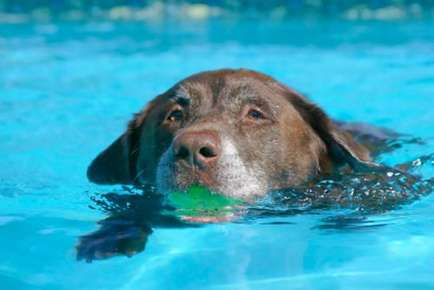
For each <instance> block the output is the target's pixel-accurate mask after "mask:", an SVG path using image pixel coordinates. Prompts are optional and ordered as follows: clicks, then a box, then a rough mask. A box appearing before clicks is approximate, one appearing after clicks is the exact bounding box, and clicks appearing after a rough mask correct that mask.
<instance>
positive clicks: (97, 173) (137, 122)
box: [87, 102, 155, 184]
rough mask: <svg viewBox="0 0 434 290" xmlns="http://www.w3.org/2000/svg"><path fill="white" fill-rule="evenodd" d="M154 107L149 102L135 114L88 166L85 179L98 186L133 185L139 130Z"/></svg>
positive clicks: (152, 103)
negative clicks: (122, 130) (120, 133)
mask: <svg viewBox="0 0 434 290" xmlns="http://www.w3.org/2000/svg"><path fill="white" fill-rule="evenodd" d="M154 106H155V103H154V102H150V103H149V104H148V105H147V106H146V108H145V109H144V110H142V111H141V112H139V113H137V114H135V116H134V118H133V120H131V121H130V122H129V124H128V128H127V130H126V131H125V133H123V134H122V135H121V136H120V137H118V138H117V139H116V140H115V141H114V142H113V143H112V144H111V145H110V146H109V147H107V148H106V149H105V150H104V151H103V152H101V153H100V154H99V155H98V156H97V157H96V158H95V159H94V160H93V161H92V163H91V164H90V165H89V167H88V169H87V177H88V179H89V180H90V181H92V182H95V183H100V184H133V183H134V178H135V176H136V163H137V158H138V154H139V142H140V135H141V128H142V125H143V124H144V122H145V121H146V119H147V117H148V116H149V113H150V111H151V110H152V109H153V107H154Z"/></svg>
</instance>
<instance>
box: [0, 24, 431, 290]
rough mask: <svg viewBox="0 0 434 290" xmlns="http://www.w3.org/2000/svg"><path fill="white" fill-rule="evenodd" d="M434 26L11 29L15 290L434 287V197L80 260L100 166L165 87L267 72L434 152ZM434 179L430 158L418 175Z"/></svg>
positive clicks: (0, 207) (2, 276)
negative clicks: (216, 73) (206, 74)
mask: <svg viewBox="0 0 434 290" xmlns="http://www.w3.org/2000/svg"><path fill="white" fill-rule="evenodd" d="M433 51H434V30H433V29H432V22H430V21H419V22H391V23H382V22H334V21H323V22H322V21H317V22H303V21H288V22H259V23H258V22H253V21H252V22H250V21H248V20H246V21H229V20H228V21H208V22H201V23H196V22H186V23H176V22H161V23H140V22H120V23H109V22H65V23H56V24H31V23H23V24H1V25H0V55H1V57H0V124H1V125H0V139H1V142H0V156H1V159H0V165H1V166H0V200H1V202H0V237H1V239H0V257H1V259H0V285H1V288H2V289H78V288H79V289H125V290H127V289H432V288H434V279H433V278H432V277H433V276H432V267H433V265H434V222H433V221H434V217H433V215H432V212H433V210H434V197H433V196H432V195H431V196H426V197H423V198H421V199H419V200H417V201H415V202H412V203H410V204H406V205H404V206H402V207H401V208H398V209H395V210H392V211H388V212H385V213H382V214H376V215H369V216H368V218H367V219H366V220H364V221H363V222H362V223H355V224H349V225H348V224H345V223H341V224H340V223H339V222H337V221H339V219H334V218H333V217H336V216H340V215H341V214H342V213H343V212H345V210H333V211H331V210H328V211H316V212H314V213H308V214H301V215H294V216H288V217H285V216H283V217H274V218H266V219H260V220H256V221H251V222H250V223H236V224H216V225H208V226H205V227H201V228H181V229H158V228H157V229H155V230H154V233H153V235H152V236H150V238H149V241H148V244H147V247H146V250H145V251H144V252H142V253H140V254H138V255H136V256H133V257H132V258H125V257H116V258H112V259H108V260H104V261H95V262H94V263H91V264H88V263H84V262H77V261H76V256H75V249H74V246H75V245H76V243H77V239H78V237H79V236H80V235H83V234H86V233H89V232H91V231H92V230H94V229H96V227H97V225H96V222H97V221H98V220H100V219H102V218H104V217H105V214H104V212H102V211H100V210H98V209H94V208H93V207H92V205H93V203H92V201H91V199H90V198H91V197H93V196H98V194H100V193H103V192H107V191H110V190H112V188H109V187H102V186H96V185H92V184H90V183H89V182H88V181H87V180H86V176H85V171H86V167H87V165H88V164H89V162H90V161H91V160H92V158H93V157H94V156H95V155H96V154H97V153H98V152H99V151H100V150H101V149H103V148H104V147H105V146H106V145H107V144H109V143H110V142H111V141H112V140H113V139H114V138H115V137H117V136H118V135H119V134H120V133H121V132H122V131H123V129H124V127H125V125H126V122H127V121H128V120H129V118H130V116H131V115H132V114H133V113H134V112H136V111H137V110H138V108H140V107H141V106H143V104H144V103H145V102H146V101H148V100H150V99H151V98H152V97H153V96H155V95H156V94H158V93H160V92H162V91H164V90H166V89H167V88H168V87H169V86H171V85H172V84H173V83H174V82H176V81H178V80H180V79H181V78H183V77H185V76H187V75H190V74H192V73H195V72H198V71H201V70H206V69H216V68H221V67H248V68H251V69H255V70H259V71H263V72H265V73H267V74H270V75H272V76H274V77H275V78H277V79H278V80H280V81H282V82H284V83H286V84H288V85H290V86H292V87H294V88H297V89H298V90H300V91H301V92H303V93H306V94H307V95H309V96H310V97H311V99H312V100H314V101H315V102H317V103H318V104H320V105H321V106H322V107H323V108H325V110H326V111H327V112H328V113H329V114H330V115H331V116H333V117H334V118H337V119H340V120H347V121H365V122H368V123H370V124H374V125H378V126H384V127H387V128H392V129H394V130H396V131H398V132H401V133H406V134H410V135H411V136H414V137H418V138H421V139H422V140H423V141H424V142H423V144H407V145H405V144H404V145H402V146H401V147H400V148H398V149H397V150H395V151H393V152H392V153H390V154H384V155H382V156H380V158H379V161H381V162H383V163H385V164H388V165H394V164H397V163H401V162H405V161H412V160H416V163H417V160H418V158H419V157H420V156H422V155H429V154H432V153H433V152H434V138H433V137H434V126H433V124H434V106H433V105H434V58H433V53H432V52H433ZM418 173H420V174H422V175H423V176H424V177H425V178H430V177H434V166H433V164H432V160H428V161H427V162H425V164H422V165H421V166H420V168H419V169H418Z"/></svg>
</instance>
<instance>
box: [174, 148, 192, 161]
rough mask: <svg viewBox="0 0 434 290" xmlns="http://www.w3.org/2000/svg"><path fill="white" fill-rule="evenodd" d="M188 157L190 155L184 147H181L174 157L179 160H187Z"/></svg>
mask: <svg viewBox="0 0 434 290" xmlns="http://www.w3.org/2000/svg"><path fill="white" fill-rule="evenodd" d="M189 155H190V151H189V150H188V149H187V148H186V147H184V146H181V147H180V148H179V150H178V152H177V153H176V157H177V158H179V159H187V158H188V156H189Z"/></svg>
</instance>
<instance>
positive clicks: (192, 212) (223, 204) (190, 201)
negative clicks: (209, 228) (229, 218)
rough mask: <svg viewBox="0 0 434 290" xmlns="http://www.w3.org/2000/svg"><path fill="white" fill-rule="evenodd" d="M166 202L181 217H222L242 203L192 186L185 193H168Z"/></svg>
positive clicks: (202, 187) (197, 186)
mask: <svg viewBox="0 0 434 290" xmlns="http://www.w3.org/2000/svg"><path fill="white" fill-rule="evenodd" d="M168 202H169V204H170V205H172V206H173V207H175V208H176V214H177V215H181V216H193V217H198V216H216V217H217V216H224V215H227V214H229V213H231V212H233V211H234V208H235V207H236V206H240V205H242V204H243V201H241V200H239V199H235V198H230V197H226V196H223V195H221V194H217V193H213V192H212V191H210V190H209V189H208V188H206V187H204V186H199V185H193V186H191V187H190V188H188V189H187V190H185V191H174V192H171V193H169V195H168Z"/></svg>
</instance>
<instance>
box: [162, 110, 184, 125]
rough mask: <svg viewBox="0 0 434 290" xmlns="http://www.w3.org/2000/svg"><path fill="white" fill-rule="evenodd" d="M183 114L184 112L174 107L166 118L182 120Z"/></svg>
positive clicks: (174, 120) (175, 120)
mask: <svg viewBox="0 0 434 290" xmlns="http://www.w3.org/2000/svg"><path fill="white" fill-rule="evenodd" d="M183 116H184V114H183V112H182V111H181V110H180V109H175V110H173V111H172V112H170V113H169V115H168V116H167V118H166V120H167V121H169V122H178V121H181V120H182V117H183Z"/></svg>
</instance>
